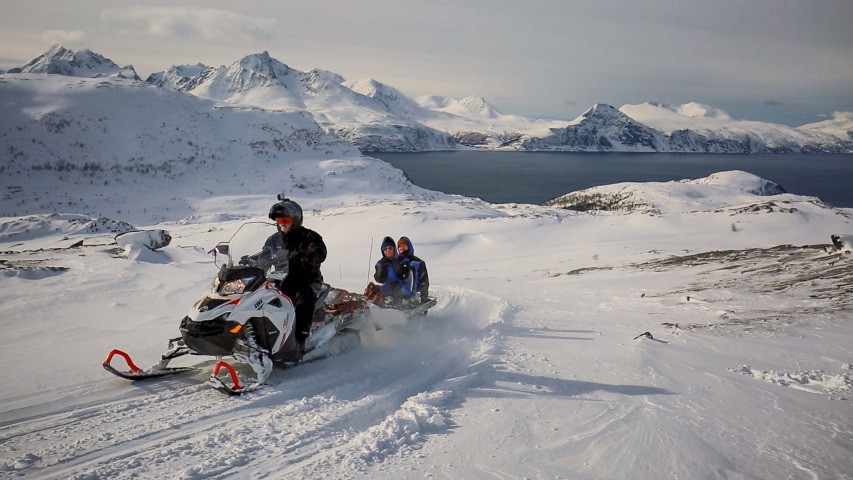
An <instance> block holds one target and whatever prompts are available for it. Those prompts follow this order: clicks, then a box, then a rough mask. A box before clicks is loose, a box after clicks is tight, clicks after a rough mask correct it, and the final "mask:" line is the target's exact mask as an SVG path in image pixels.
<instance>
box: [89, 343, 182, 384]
mask: <svg viewBox="0 0 853 480" xmlns="http://www.w3.org/2000/svg"><path fill="white" fill-rule="evenodd" d="M116 355H118V356H120V357H122V358H124V360H125V362H127V366H128V367H130V370H125V371H121V370H117V369H116V368H115V367H113V366H112V365H111V364H110V363H111V362H112V359H113V357H114V356H116ZM164 356H165V355H164ZM171 358H174V357H171ZM171 358H169V359H168V360H171ZM161 363H162V361H161ZM161 363H158V364H157V365H154V366H151V367H149V368H146V369H145V370H143V369H141V368H139V367H137V366H136V365H135V364H134V363H133V360H131V359H130V355H128V354H126V353H124V352H122V351H121V350H117V349H116V350H113V351H112V352H110V354H109V355H108V356H107V359H106V360H104V370H106V371H108V372H110V373H112V374H113V375H116V376H118V377H121V378H125V379H127V380H143V379H146V378H156V377H164V376H166V375H172V374H175V373H182V372H188V371H190V370H195V369H194V368H192V367H161V366H160V365H161Z"/></svg>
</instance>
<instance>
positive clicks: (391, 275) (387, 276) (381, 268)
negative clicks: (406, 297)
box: [373, 237, 409, 301]
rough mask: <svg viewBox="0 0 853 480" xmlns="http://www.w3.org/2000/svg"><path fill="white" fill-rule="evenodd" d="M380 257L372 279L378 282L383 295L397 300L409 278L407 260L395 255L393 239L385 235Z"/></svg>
mask: <svg viewBox="0 0 853 480" xmlns="http://www.w3.org/2000/svg"><path fill="white" fill-rule="evenodd" d="M380 251H381V252H382V258H381V259H380V260H379V261H378V262H376V272H375V273H374V274H373V279H374V280H376V281H377V282H379V283H380V287H379V289H380V292H381V293H382V295H383V296H385V297H390V298H392V299H393V300H394V301H399V299H400V298H401V297H402V294H403V285H404V283H405V282H406V280H407V279H408V278H409V265H408V261H404V259H402V258H401V257H400V256H398V255H397V249H396V248H394V239H393V238H391V237H385V238H384V239H382V246H381V247H380Z"/></svg>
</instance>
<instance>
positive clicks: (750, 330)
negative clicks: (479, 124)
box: [0, 69, 853, 479]
mask: <svg viewBox="0 0 853 480" xmlns="http://www.w3.org/2000/svg"><path fill="white" fill-rule="evenodd" d="M280 73H281V74H282V75H279V74H280ZM292 74H294V73H293V72H292V71H291V72H290V73H288V74H286V75H285V74H284V73H283V70H282V69H279V70H277V73H276V76H277V77H278V78H279V79H280V78H281V76H289V75H292ZM318 74H319V72H318ZM259 79H260V77H258V76H256V77H255V80H259ZM332 83H335V84H337V83H336V82H333V81H331V82H330V84H329V85H331V84H332ZM331 88H334V87H333V86H331ZM0 95H2V98H4V99H12V101H10V102H5V103H3V104H2V105H0V109H2V111H0V151H10V149H11V151H14V152H15V153H14V154H13V155H12V156H11V157H6V158H7V159H8V160H7V161H6V162H4V163H3V164H2V168H3V175H2V176H0V191H2V192H3V195H2V197H0V292H1V293H0V328H2V331H3V332H4V335H3V336H2V337H0V351H2V352H3V354H2V355H3V356H2V361H3V367H4V368H3V369H2V370H1V371H2V373H0V382H2V385H3V386H4V388H3V389H2V390H0V478H17V477H22V476H23V477H28V478H29V477H33V478H71V479H84V478H119V479H121V478H222V477H234V478H265V477H266V478H285V477H313V478H353V477H369V478H388V479H392V478H393V479H400V478H425V477H433V478H494V477H498V478H620V479H621V478H663V477H675V478H846V477H848V476H849V474H848V472H849V470H850V452H851V450H853V437H851V434H850V433H851V421H850V418H851V416H850V411H851V403H850V402H851V396H850V382H851V375H850V368H851V358H850V349H851V345H853V332H851V322H850V319H851V318H853V317H851V311H853V295H850V292H851V289H853V284H851V279H853V263H851V261H853V256H851V253H850V248H849V246H850V238H851V234H853V209H835V208H831V207H828V206H826V205H824V204H823V203H822V202H820V200H819V199H815V198H812V197H805V196H801V195H798V194H797V192H783V191H782V190H780V189H778V188H777V187H778V186H776V185H775V184H773V183H772V180H773V179H762V178H759V177H756V176H755V175H752V174H750V173H748V172H741V171H729V172H719V173H716V174H714V175H710V176H709V177H705V178H701V179H685V180H684V181H680V182H666V183H645V184H640V183H635V184H618V185H609V186H603V187H598V190H596V191H595V193H599V194H601V196H607V195H610V196H614V197H616V198H619V195H615V194H617V193H620V192H621V193H629V194H630V196H631V198H630V199H629V201H628V200H626V203H625V204H624V205H623V206H625V208H614V209H611V210H596V211H590V212H581V211H576V210H570V209H566V208H561V206H565V205H563V204H562V203H561V202H556V203H555V205H553V206H537V205H525V204H489V203H486V202H484V201H482V200H478V199H473V198H466V197H462V196H457V195H447V194H443V193H440V192H431V191H427V190H424V189H421V188H419V187H416V186H414V185H412V184H410V183H409V182H408V181H407V180H406V178H405V176H404V175H403V173H402V172H401V171H399V170H396V169H394V168H392V167H391V166H389V165H388V164H386V163H384V162H381V161H379V160H376V159H372V158H369V157H363V156H360V155H359V154H358V152H356V151H354V149H352V148H351V147H349V146H348V145H345V144H342V143H341V142H339V141H338V140H336V139H334V138H332V137H330V136H328V135H325V134H324V133H323V132H322V131H321V129H320V127H319V126H318V124H317V122H316V121H315V120H314V119H313V118H312V117H311V116H305V115H303V114H302V113H300V112H299V111H279V112H272V111H266V110H260V109H253V108H248V107H246V106H244V105H232V106H231V107H229V108H223V105H222V104H219V103H216V102H213V101H210V100H205V99H199V98H196V97H194V96H191V95H186V94H184V93H181V92H175V91H172V90H167V89H159V88H155V87H153V86H150V85H146V84H144V83H142V82H138V81H131V80H127V79H104V78H101V79H87V78H73V77H61V76H55V75H43V74H17V75H16V76H15V77H14V78H12V77H11V76H9V75H7V76H4V77H3V79H2V82H0ZM353 98H357V97H353ZM364 98H368V97H364ZM99 100H100V101H99ZM364 101H367V100H364ZM127 112H132V113H133V115H130V114H127ZM608 112H609V114H610V116H611V119H614V118H615V119H619V118H621V117H619V116H618V115H617V114H616V113H614V112H615V109H612V110H611V109H608V108H605V107H601V108H600V112H599V114H602V115H604V114H608ZM690 118H694V117H690ZM702 118H703V119H704V118H705V117H702ZM101 119H103V120H101ZM155 119H156V120H155ZM152 125H154V126H153V127H152ZM189 142H192V144H190V143H189ZM80 144H82V145H83V146H80ZM192 155H196V158H197V159H206V160H207V161H206V162H205V163H201V164H199V163H200V161H196V162H181V161H180V159H185V158H189V157H190V156H192ZM176 159H177V160H176ZM60 161H61V162H60ZM46 165H51V168H47V167H46ZM86 165H90V166H89V167H85V166H86ZM134 165H153V166H162V165H167V166H168V168H153V167H152V168H125V167H132V166H134ZM84 167H85V168H84ZM282 191H284V192H286V193H287V194H288V196H290V197H291V198H294V199H295V200H297V201H298V202H299V203H300V204H301V205H302V206H303V209H304V211H305V225H306V226H307V227H308V228H311V229H314V230H316V231H317V232H319V233H320V234H321V235H322V236H323V238H324V240H325V242H326V244H327V246H328V250H329V256H328V258H327V260H326V261H325V262H324V264H323V274H324V277H325V280H326V281H327V282H329V283H330V284H332V285H334V286H336V287H340V288H345V289H347V290H350V291H362V290H363V288H364V287H365V285H366V283H367V280H368V278H369V272H370V270H371V268H372V264H373V262H374V261H375V260H376V248H375V247H376V242H377V241H379V239H381V238H382V237H384V236H386V235H389V236H392V237H394V238H398V237H400V236H403V235H406V236H408V237H409V238H410V239H412V241H413V242H414V244H415V246H416V248H417V252H418V255H419V256H420V257H421V258H423V259H424V260H426V262H427V263H428V265H429V271H430V279H431V284H432V285H431V289H430V291H431V294H432V295H434V296H435V298H436V300H437V305H436V306H435V307H434V308H432V309H431V310H430V311H429V314H428V315H427V316H426V317H423V318H417V319H413V320H411V321H409V322H405V323H404V322H401V321H399V320H400V319H399V318H385V319H379V318H378V316H377V319H378V320H379V321H380V322H381V321H382V320H384V321H385V323H384V326H385V327H386V328H383V329H381V330H378V331H369V330H368V331H365V332H364V335H363V337H362V339H361V347H360V348H357V349H353V350H350V351H347V352H344V353H341V354H339V355H337V356H334V357H332V358H328V359H323V360H318V361H314V362H311V363H306V364H303V365H300V366H298V367H296V368H291V369H287V370H276V371H275V372H273V374H272V376H271V377H270V380H269V385H267V386H266V387H264V388H262V389H260V390H257V391H254V392H251V393H248V394H246V395H243V396H239V397H227V396H224V395H222V394H221V393H219V392H216V391H214V390H212V389H210V388H209V387H207V386H206V385H205V384H204V383H205V380H206V378H207V376H208V375H209V372H210V370H211V368H212V367H213V364H214V359H209V358H187V357H183V358H181V359H178V360H177V361H176V362H175V365H176V366H181V365H195V366H197V367H198V370H197V371H196V372H194V373H189V374H184V375H179V376H174V377H170V378H165V379H160V380H152V381H145V382H138V383H130V382H127V381H125V380H122V379H119V378H116V377H114V376H112V375H110V374H109V373H107V372H105V371H104V370H103V369H102V368H101V367H100V364H101V363H102V362H103V360H104V358H105V357H106V355H107V353H108V352H109V351H110V350H112V349H113V348H120V349H122V350H126V351H128V352H129V353H130V354H131V355H132V356H133V359H134V361H135V362H137V363H138V364H141V365H149V364H152V363H154V362H156V361H157V360H158V359H159V355H160V354H161V353H163V350H164V349H165V347H166V343H167V339H169V338H174V337H176V336H177V335H178V329H177V327H178V323H179V321H180V319H181V318H182V317H183V315H184V314H185V312H186V311H187V310H188V309H189V308H190V306H191V305H192V304H193V302H195V301H196V300H197V299H198V297H199V296H200V295H201V294H202V293H204V292H205V291H206V290H207V289H208V285H209V284H210V281H211V279H212V278H213V277H214V275H215V274H216V272H217V268H216V266H215V265H214V264H213V261H212V260H213V259H212V257H211V256H210V255H209V254H207V253H206V252H208V251H209V250H210V248H211V247H212V246H214V245H215V244H216V243H217V242H219V241H222V240H225V239H227V238H228V237H230V236H231V234H232V233H233V232H234V231H235V230H236V229H237V228H238V227H239V226H240V225H241V224H242V223H243V222H245V221H264V220H266V212H267V210H268V208H269V206H270V205H271V204H272V203H273V202H274V201H275V196H276V194H278V193H281V192H282ZM567 193H568V192H567ZM586 193H589V192H586ZM597 198H601V197H597ZM130 230H138V231H145V232H147V231H152V230H165V231H167V232H168V233H169V235H170V236H171V242H170V243H169V245H167V246H165V247H162V248H160V249H158V250H157V251H152V250H149V249H148V248H145V247H143V246H142V245H141V243H139V242H131V243H129V244H127V245H126V246H125V247H122V246H120V245H119V244H118V243H116V241H115V237H116V235H117V234H118V233H122V232H126V231H130ZM831 235H838V237H837V238H838V242H840V243H841V245H842V246H844V248H835V247H833V246H832V244H831V240H830V236H831ZM264 238H265V236H264V235H261V234H258V235H256V237H255V240H256V243H257V245H258V246H260V245H261V244H262V243H263V240H264ZM142 243H144V242H142ZM645 332H648V334H649V335H643V334H644V333H645ZM116 362H120V360H116Z"/></svg>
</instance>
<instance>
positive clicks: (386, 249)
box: [382, 245, 394, 251]
mask: <svg viewBox="0 0 853 480" xmlns="http://www.w3.org/2000/svg"><path fill="white" fill-rule="evenodd" d="M388 250H394V245H387V246H386V247H384V248H383V249H382V251H388Z"/></svg>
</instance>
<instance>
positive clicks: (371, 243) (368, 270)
mask: <svg viewBox="0 0 853 480" xmlns="http://www.w3.org/2000/svg"><path fill="white" fill-rule="evenodd" d="M372 254H373V237H370V251H369V252H367V283H370V255H372Z"/></svg>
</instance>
